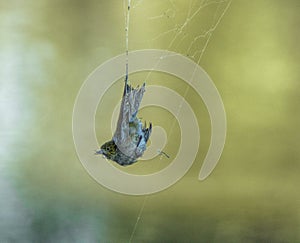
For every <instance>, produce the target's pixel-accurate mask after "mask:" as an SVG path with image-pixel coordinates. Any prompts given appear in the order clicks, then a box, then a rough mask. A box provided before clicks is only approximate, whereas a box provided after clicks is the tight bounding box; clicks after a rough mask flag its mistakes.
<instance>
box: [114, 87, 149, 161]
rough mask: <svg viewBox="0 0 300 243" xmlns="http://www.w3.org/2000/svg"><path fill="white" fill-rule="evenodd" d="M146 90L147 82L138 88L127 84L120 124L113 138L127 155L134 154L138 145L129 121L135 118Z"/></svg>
mask: <svg viewBox="0 0 300 243" xmlns="http://www.w3.org/2000/svg"><path fill="white" fill-rule="evenodd" d="M126 85H127V84H126ZM144 92H145V84H143V86H142V87H141V88H136V89H133V88H132V87H131V86H129V85H127V86H126V89H125V92H124V95H123V97H122V102H121V108H120V113H119V119H118V124H117V128H116V131H115V134H114V137H113V140H114V142H115V144H116V145H117V146H118V149H119V150H121V152H122V153H124V154H126V155H127V156H131V155H133V153H134V150H135V147H136V144H135V143H133V142H132V138H131V136H130V134H129V122H131V121H133V120H134V119H135V117H136V114H137V112H138V109H139V106H140V103H141V101H142V98H143V94H144Z"/></svg>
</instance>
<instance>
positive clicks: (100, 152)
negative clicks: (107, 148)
mask: <svg viewBox="0 0 300 243" xmlns="http://www.w3.org/2000/svg"><path fill="white" fill-rule="evenodd" d="M95 154H103V151H102V149H99V150H96V151H95Z"/></svg>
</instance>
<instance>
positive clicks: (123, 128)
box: [96, 76, 152, 166]
mask: <svg viewBox="0 0 300 243" xmlns="http://www.w3.org/2000/svg"><path fill="white" fill-rule="evenodd" d="M127 80H128V77H127V76H126V78H125V86H124V93H123V97H122V102H121V108H120V114H119V119H118V124H117V128H116V131H115V134H114V136H113V138H112V140H110V141H108V142H106V143H104V144H103V145H102V146H101V148H100V149H99V150H97V151H96V154H102V155H104V157H106V158H107V159H110V160H113V161H115V162H117V163H118V164H119V165H122V166H126V165H130V164H133V163H134V162H136V161H137V159H138V158H139V157H141V156H142V155H143V153H144V151H145V150H146V144H147V141H148V139H149V137H150V135H151V131H152V124H151V122H150V125H149V127H147V124H146V123H145V124H144V126H143V124H142V122H141V120H140V119H139V118H137V113H138V110H139V106H140V103H141V101H142V98H143V95H144V92H145V83H144V84H143V86H142V87H137V88H135V89H134V88H132V86H131V85H128V83H127Z"/></svg>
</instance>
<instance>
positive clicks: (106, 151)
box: [96, 140, 117, 159]
mask: <svg viewBox="0 0 300 243" xmlns="http://www.w3.org/2000/svg"><path fill="white" fill-rule="evenodd" d="M116 152H117V145H116V144H115V142H114V141H113V140H111V141H108V142H106V143H104V144H103V145H102V146H101V148H100V149H99V150H97V151H96V154H103V155H104V156H105V157H106V158H108V159H111V158H112V157H113V156H114V155H116Z"/></svg>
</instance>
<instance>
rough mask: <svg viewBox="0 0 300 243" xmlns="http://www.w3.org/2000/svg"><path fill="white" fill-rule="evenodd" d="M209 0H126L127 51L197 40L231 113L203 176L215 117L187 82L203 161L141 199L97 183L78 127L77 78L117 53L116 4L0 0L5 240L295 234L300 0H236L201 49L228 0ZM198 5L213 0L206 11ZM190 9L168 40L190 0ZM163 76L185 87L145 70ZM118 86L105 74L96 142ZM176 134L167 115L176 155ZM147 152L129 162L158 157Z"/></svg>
mask: <svg viewBox="0 0 300 243" xmlns="http://www.w3.org/2000/svg"><path fill="white" fill-rule="evenodd" d="M213 2H215V1H183V0H181V1H175V0H174V1H171V0H170V1H143V0H141V1H132V9H131V16H130V32H129V43H130V44H129V49H130V50H136V49H143V48H160V49H168V50H171V51H177V52H179V53H181V54H183V55H186V56H189V57H190V58H191V59H192V60H194V61H198V60H199V58H200V54H201V53H199V52H197V50H205V51H204V52H203V56H202V58H201V60H200V65H201V66H202V67H203V68H204V70H205V71H206V72H207V73H208V74H209V75H210V77H211V78H212V80H213V81H214V83H215V85H216V87H217V88H218V90H219V92H220V94H221V96H222V98H223V102H224V105H225V109H226V114H227V122H228V130H227V140H226V145H225V148H224V152H223V154H222V157H221V159H220V161H219V164H218V166H217V167H216V169H215V170H214V172H213V173H212V174H211V175H210V176H209V177H208V178H207V179H206V180H205V181H203V182H200V181H198V180H197V176H198V173H199V169H200V167H201V164H202V162H203V158H204V157H205V155H206V152H207V148H208V145H209V138H210V126H209V124H210V121H209V117H208V114H207V111H206V109H205V106H204V105H203V103H202V101H201V99H200V98H199V97H197V96H196V94H195V92H194V91H193V90H192V89H189V93H188V94H187V95H186V99H187V101H188V102H189V103H190V104H191V106H192V107H193V109H194V111H195V114H196V116H197V118H198V121H199V125H200V129H201V145H200V149H199V153H198V155H197V159H196V161H195V163H194V165H193V167H192V168H191V170H190V171H189V172H188V173H187V175H186V176H185V177H184V178H183V179H181V180H180V181H179V182H178V183H176V184H175V185H173V186H172V187H170V188H169V189H167V190H165V191H163V192H160V193H157V194H154V195H151V196H149V197H147V198H146V199H145V197H135V196H125V195H121V194H118V193H115V192H112V191H109V190H107V189H105V188H103V187H102V186H101V185H99V184H98V183H97V182H95V181H94V180H93V179H92V178H91V177H90V176H89V175H88V174H87V172H86V171H85V169H84V168H83V167H82V165H81V163H80V161H79V160H78V158H77V155H76V152H75V148H74V143H73V139H72V111H73V105H74V101H75V98H76V95H77V93H78V91H79V89H80V87H81V85H82V84H83V82H84V80H85V79H86V77H87V76H88V75H89V74H90V73H91V72H92V71H93V70H94V69H95V68H96V67H97V66H99V65H100V64H101V63H103V62H104V61H106V60H108V59H109V58H112V57H114V56H116V55H119V54H122V53H124V50H125V32H124V8H123V2H122V1H96V0H87V1H79V0H73V1H71V0H60V1H58V0H52V1H50V0H41V1H34V0H29V1H26V2H25V1H18V0H11V1H0V29H1V35H0V62H1V65H0V77H1V78H0V112H1V119H0V241H1V242H129V240H130V237H132V241H133V242H300V233H299V232H300V230H299V229H300V195H299V186H300V179H299V171H300V150H299V145H300V142H299V141H300V132H299V124H300V113H299V106H300V95H299V90H300V83H299V80H300V79H299V78H300V73H299V64H300V52H299V42H300V39H299V37H300V32H299V26H300V21H299V20H300V15H299V11H300V2H299V1H298V0H287V1H279V0H254V1H246V0H234V1H233V2H232V4H231V5H230V7H229V9H228V11H227V12H226V13H225V15H224V17H223V18H222V19H221V21H220V23H219V25H218V26H217V28H216V29H214V30H213V31H212V35H211V38H210V40H209V43H208V45H207V47H206V42H205V40H207V38H208V36H205V37H204V38H199V39H198V38H197V36H199V35H201V34H203V33H205V32H206V31H207V30H209V26H211V25H213V24H214V23H216V21H217V20H218V19H220V17H221V15H222V13H223V12H224V9H225V7H226V5H227V4H228V2H222V1H221V2H220V3H213ZM201 3H202V6H203V4H206V3H208V4H207V6H206V7H204V8H201V9H200V6H201ZM198 9H199V13H197V14H196V15H195V18H194V21H193V22H191V24H190V25H188V26H187V28H185V29H184V30H183V31H182V32H181V34H180V38H179V39H176V40H175V41H174V44H173V45H170V43H171V42H172V39H173V37H174V34H176V33H178V30H179V29H178V26H180V24H183V23H184V22H185V20H186V18H187V15H186V14H187V13H188V11H189V10H191V11H194V12H195V11H197V10H198ZM195 38H196V42H195V45H193V47H192V48H191V50H190V52H186V50H187V48H188V47H189V46H190V44H191V43H192V41H193V40H195ZM143 75H144V74H139V75H138V74H137V75H133V76H132V82H133V83H140V82H142V81H141V79H142V78H141V77H142V76H143ZM145 75H146V74H145ZM157 83H158V84H164V85H165V86H168V87H170V88H172V89H174V90H175V91H177V92H179V93H180V94H182V95H183V94H184V90H185V88H186V86H185V84H184V83H183V82H182V81H180V80H178V81H177V82H176V83H174V82H171V81H170V80H168V77H165V76H164V75H162V74H156V73H152V74H151V77H150V78H149V81H148V82H147V84H150V85H151V84H157ZM121 86H122V81H119V82H117V83H116V84H115V85H113V86H112V88H111V89H110V90H109V92H110V93H109V92H108V94H107V97H108V98H107V99H109V98H112V97H113V100H112V101H109V100H108V101H105V99H104V100H103V102H102V106H99V109H98V112H97V116H96V121H97V125H98V127H97V137H98V140H99V142H100V143H101V142H104V141H105V140H106V139H108V138H109V137H110V135H111V132H110V130H108V128H109V127H105V125H103V126H102V125H99V124H101V122H103V124H109V123H108V122H109V121H107V120H109V119H110V116H109V115H110V114H111V112H112V111H111V108H112V104H113V102H117V101H118V100H119V99H120V93H121ZM109 94H111V95H109ZM105 102H108V105H105ZM149 109H150V110H148V111H147V109H144V110H142V113H143V114H144V115H145V116H147V114H152V116H153V117H155V116H156V117H157V118H155V119H157V122H158V123H161V124H159V125H161V126H163V127H164V126H165V127H168V126H169V124H170V123H171V122H172V121H173V120H174V118H173V117H172V116H171V115H170V114H168V113H167V112H163V111H161V110H155V109H154V110H151V108H149ZM105 122H106V123H105ZM101 129H102V130H103V131H106V133H105V135H103V133H104V132H103V131H102V132H101ZM178 134H179V127H178V126H177V125H176V124H175V128H174V132H173V131H172V132H170V134H168V144H167V147H166V150H167V152H169V153H171V155H173V154H174V153H176V150H177V149H178V139H180V137H178ZM102 135H103V136H102ZM174 141H175V142H174ZM176 141H177V143H176ZM93 149H95V148H91V151H92V150H93ZM173 156H174V155H173ZM164 161H167V160H166V159H164ZM149 163H150V162H149ZM149 163H148V164H147V161H141V162H139V163H138V164H136V165H134V166H135V167H134V166H133V167H131V168H129V169H128V170H131V171H132V172H134V171H135V170H136V171H137V172H140V171H141V170H145V171H149V172H150V171H152V170H153V168H157V169H160V167H159V166H160V165H159V163H158V162H157V161H156V162H154V164H153V167H150V166H149ZM155 163H156V165H155ZM165 163H167V162H165ZM155 166H158V167H155ZM116 180H117V178H116ZM141 208H142V213H141V214H140V215H139V212H140V210H141ZM138 216H140V217H138ZM136 223H137V224H136ZM135 225H136V227H135Z"/></svg>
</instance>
